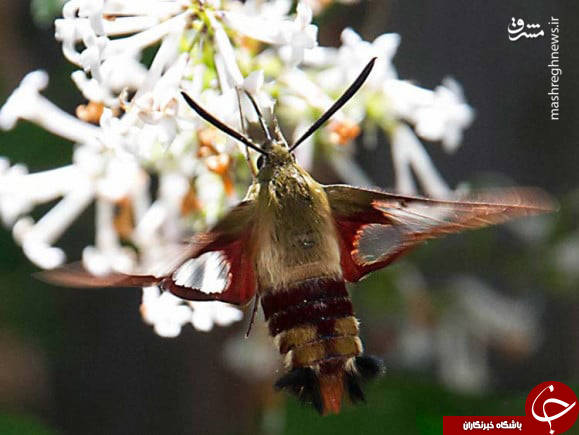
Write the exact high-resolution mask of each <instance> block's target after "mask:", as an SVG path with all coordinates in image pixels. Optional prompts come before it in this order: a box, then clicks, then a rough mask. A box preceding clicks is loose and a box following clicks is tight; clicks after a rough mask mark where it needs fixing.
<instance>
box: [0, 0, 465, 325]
mask: <svg viewBox="0 0 579 435" xmlns="http://www.w3.org/2000/svg"><path fill="white" fill-rule="evenodd" d="M291 5H292V2H291V1H289V0H275V1H272V2H262V1H260V0H248V1H246V2H245V3H244V4H243V5H242V4H241V3H240V2H237V1H225V0H224V1H223V2H217V1H202V2H191V1H188V0H140V1H134V0H70V1H68V2H67V3H66V4H65V5H64V7H63V17H62V18H61V19H58V20H56V22H55V28H56V35H55V36H56V38H57V39H58V40H59V41H61V42H62V50H63V53H64V55H65V57H66V58H67V59H69V60H70V61H71V62H72V63H73V64H75V65H77V66H78V67H79V69H78V70H77V71H75V72H73V74H72V80H73V82H74V84H75V85H76V86H77V87H78V89H79V90H80V92H81V93H82V95H83V96H84V98H86V99H87V100H89V103H88V104H87V106H86V107H92V109H94V110H93V111H92V112H90V111H88V110H86V109H84V110H85V111H84V112H83V111H80V112H78V113H79V116H81V117H82V119H83V120H81V119H79V118H77V117H74V116H71V115H69V114H67V113H65V112H64V111H62V110H60V109H59V108H57V107H56V106H55V105H53V104H52V103H51V102H49V101H48V100H47V99H46V98H44V97H43V96H42V95H41V94H40V92H41V91H42V90H43V89H44V88H45V87H46V86H47V84H48V76H47V75H46V73H44V72H41V71H36V72H32V73H30V74H28V75H27V76H26V77H25V78H24V79H23V80H22V83H21V84H20V86H19V87H18V88H17V89H16V90H15V91H14V92H13V93H12V95H11V96H10V97H9V99H8V100H7V101H6V103H5V104H4V105H3V106H2V108H1V109H0V128H2V129H11V128H13V127H14V125H15V124H16V122H17V121H18V120H27V121H30V122H34V123H36V124H39V125H40V126H42V127H43V128H45V129H46V130H47V131H49V132H51V133H53V134H55V135H58V136H60V137H63V138H66V139H68V140H70V141H72V142H74V144H75V145H74V146H75V151H74V155H73V161H72V162H71V164H70V165H68V166H65V167H62V168H58V169H53V170H49V171H43V172H38V173H33V174H29V173H28V171H27V169H26V167H25V166H23V165H21V164H16V165H12V166H11V165H10V164H9V162H8V161H7V160H6V159H0V217H1V218H2V220H3V222H4V223H5V224H7V225H11V226H12V231H13V234H14V237H15V239H16V240H17V242H18V243H20V244H21V245H22V249H23V251H24V252H25V254H26V255H27V256H28V258H29V259H30V260H31V261H32V262H34V263H35V264H37V265H38V266H39V267H41V268H53V267H56V266H59V265H61V264H62V263H63V262H64V261H65V258H66V255H65V253H64V251H63V250H62V249H61V248H59V247H58V246H57V245H58V239H59V238H60V236H61V235H62V234H63V233H64V232H65V231H66V230H67V229H68V228H69V226H71V225H72V224H73V222H74V221H75V220H76V218H77V217H78V216H79V215H80V214H81V213H82V212H83V211H84V210H86V209H87V207H89V205H91V204H93V203H94V205H95V211H96V216H95V240H94V244H93V245H91V246H87V247H85V248H84V250H83V254H82V260H83V263H84V266H85V267H86V268H87V269H88V270H89V271H90V272H92V273H94V274H97V275H103V274H107V273H109V272H110V271H113V270H117V271H122V272H131V271H146V270H147V268H148V269H156V270H165V271H167V270H171V269H170V268H169V269H167V265H164V264H162V263H164V261H163V260H165V261H166V259H167V258H174V257H173V256H167V254H166V252H165V251H166V250H169V249H170V248H171V247H173V246H174V245H176V244H179V243H180V242H181V241H182V240H183V238H184V236H185V235H188V234H190V233H191V232H193V231H200V230H205V229H207V228H208V227H209V226H210V225H212V224H214V223H215V222H216V221H217V220H218V219H219V217H220V216H222V215H223V213H224V212H225V211H226V208H227V207H228V205H229V204H233V203H234V202H235V201H237V200H238V192H241V191H242V190H243V188H244V187H245V188H246V187H247V177H248V176H249V175H247V172H246V171H243V170H240V164H239V163H240V162H242V161H243V160H242V159H241V158H240V155H241V153H242V152H243V153H244V152H245V151H246V150H245V149H244V147H243V146H242V145H241V144H239V143H237V142H236V141H234V140H232V139H231V138H229V137H225V135H223V134H222V133H220V132H216V131H215V129H214V128H213V127H210V126H208V124H207V123H206V122H205V121H203V120H201V119H200V117H199V116H198V115H197V114H196V113H195V112H194V111H193V110H192V109H191V108H189V107H188V106H187V105H186V104H185V101H184V100H183V99H182V98H181V95H180V93H181V91H185V92H187V93H188V94H189V95H190V96H191V97H192V98H194V99H195V100H196V101H198V102H199V103H200V104H201V105H202V106H203V107H204V108H205V109H206V110H207V111H209V112H210V113H212V114H213V115H214V116H215V117H216V118H218V119H220V120H221V121H223V122H225V123H226V124H228V125H231V126H232V127H233V128H235V129H238V130H239V131H241V130H242V128H243V127H244V126H245V125H247V123H246V122H243V123H242V122H241V116H243V118H244V120H245V121H247V122H255V121H257V114H256V111H255V109H254V107H253V105H252V104H251V103H250V101H249V99H248V97H247V96H246V92H247V93H249V94H250V95H251V96H252V97H253V98H254V99H255V100H256V102H257V104H258V106H259V107H260V110H261V111H262V112H264V113H269V112H270V111H272V110H273V100H272V98H271V95H270V93H274V92H275V94H276V95H278V96H279V97H278V99H277V101H276V109H277V113H278V116H280V117H281V118H283V121H284V123H285V124H286V125H288V126H293V127H295V131H294V134H293V137H294V139H295V138H297V137H298V136H299V134H301V133H302V132H303V131H305V129H307V128H308V126H309V125H311V124H312V123H313V122H314V121H315V119H314V118H315V116H317V115H318V114H319V112H322V111H325V110H327V108H328V107H330V105H331V104H333V102H334V101H335V98H336V97H337V96H338V95H339V94H340V93H341V92H343V90H344V89H345V88H346V87H347V86H348V85H349V84H350V83H351V82H352V81H353V80H354V78H355V77H356V76H357V75H358V74H359V72H360V71H361V69H362V67H363V65H365V64H366V62H367V61H368V60H369V59H370V58H372V57H375V56H376V57H378V60H377V62H376V65H375V67H374V70H373V72H372V74H371V75H370V77H369V79H368V81H367V83H366V84H365V85H364V87H363V88H362V89H361V90H360V93H359V94H358V95H357V96H356V98H355V99H353V100H352V101H351V102H349V103H348V105H347V106H345V108H344V109H343V110H341V111H340V112H339V113H337V114H336V115H335V116H334V118H333V119H332V121H333V122H337V123H342V125H347V126H350V127H352V128H350V129H349V132H346V133H339V134H341V135H342V136H340V137H338V140H337V141H336V140H334V139H332V137H335V136H336V135H338V133H336V132H335V131H334V130H331V126H330V124H329V125H328V126H325V127H323V128H322V129H321V130H320V132H319V133H317V134H316V135H314V136H312V137H310V138H309V139H308V140H306V141H305V143H303V144H302V145H301V147H300V148H298V150H297V158H298V159H299V161H300V162H302V163H303V164H304V165H305V166H306V167H311V165H312V162H313V156H314V153H315V152H316V147H318V146H320V144H321V145H323V146H324V153H323V155H325V156H327V158H328V162H329V164H330V165H331V166H332V167H333V168H334V171H335V172H336V174H338V175H339V176H340V177H341V178H342V179H343V180H344V181H347V182H349V183H352V184H356V185H370V184H372V183H371V180H370V179H369V178H368V177H367V175H366V174H365V173H364V171H363V170H362V169H361V168H360V167H358V166H357V165H356V163H355V161H354V159H353V151H354V149H353V140H352V139H353V138H354V137H356V135H357V134H358V133H359V131H360V128H359V125H362V123H365V125H366V126H367V127H368V128H366V131H365V135H364V138H365V140H366V141H367V142H369V141H370V140H369V139H368V138H369V137H371V136H376V135H371V134H368V131H370V130H371V129H372V128H373V129H374V130H377V129H378V128H381V129H382V130H383V131H384V132H385V133H386V134H388V135H389V136H390V139H391V142H392V155H393V161H394V170H395V175H396V187H397V189H398V190H400V191H405V192H413V191H415V190H416V186H415V185H414V181H413V176H412V171H413V172H414V175H416V178H417V180H418V181H419V183H420V185H421V187H422V188H423V189H424V190H425V191H427V192H429V193H432V194H439V193H442V192H446V191H447V190H448V187H447V186H446V184H445V182H444V180H443V179H442V177H441V176H440V175H439V174H438V172H437V171H436V168H435V167H434V165H433V164H432V162H431V161H430V158H429V156H428V154H427V152H426V150H425V149H424V147H423V146H422V144H421V143H420V142H419V140H418V138H417V137H416V135H415V132H416V134H418V135H419V136H421V137H424V138H426V139H428V140H440V141H442V143H443V146H445V147H446V149H447V150H450V149H454V148H455V147H456V146H457V145H458V142H459V140H460V137H461V134H462V131H463V129H464V128H466V127H467V126H468V124H469V123H470V121H471V118H472V111H471V109H470V108H469V107H468V106H467V105H466V103H465V102H464V98H463V96H462V92H461V91H460V87H459V86H458V85H457V84H455V83H454V82H451V81H445V82H443V84H442V85H441V86H440V87H438V88H437V89H435V90H434V91H430V90H426V89H422V88H419V87H417V86H414V85H411V84H409V83H407V82H403V81H401V80H398V78H397V73H396V70H395V68H394V66H393V64H392V59H393V57H394V55H395V53H396V50H397V48H398V45H399V41H400V38H399V36H398V35H396V34H384V35H381V36H379V37H378V38H376V39H375V40H374V41H373V42H366V41H364V40H362V38H360V36H359V35H357V34H356V33H355V32H354V31H352V30H350V29H346V30H345V31H344V32H343V34H342V42H343V44H342V46H341V47H339V48H328V47H319V46H318V45H317V27H316V26H315V25H313V24H311V23H312V11H311V9H310V8H309V7H308V6H307V4H306V3H299V4H298V5H297V11H296V14H295V16H293V17H291V16H289V15H288V14H289V11H290V8H291ZM243 36H247V37H250V38H254V39H257V40H259V41H261V42H262V43H264V44H265V45H266V47H264V50H262V51H261V52H260V53H259V54H257V55H256V54H255V53H254V52H252V50H251V49H250V48H247V47H245V46H244V45H243V43H240V41H242V40H243V38H240V37H243ZM145 49H148V52H147V54H152V60H151V62H150V63H147V64H145V63H143V61H142V58H143V51H144V50H145ZM302 61H303V63H304V64H305V65H306V66H305V67H304V66H302V67H301V68H297V66H298V65H299V64H300V63H302ZM240 108H241V114H240ZM88 112H90V113H88ZM82 113H85V115H86V116H84V115H82ZM403 122H407V123H409V124H410V125H411V126H413V127H414V131H413V130H412V128H410V127H408V126H407V125H405V124H404V123H403ZM207 132H209V134H207ZM332 135H333V136H332ZM202 136H203V137H202ZM335 143H341V144H342V145H343V147H338V146H337V145H336V144H335ZM211 158H213V159H215V158H220V160H219V161H222V162H225V163H223V165H222V166H221V167H220V168H219V170H217V169H216V168H215V166H213V167H211V165H210V164H209V161H210V159H211ZM250 158H253V157H252V156H250ZM152 181H155V183H154V184H153V183H152ZM152 184H153V185H154V186H158V188H156V189H153V188H151V185H152ZM54 200H58V202H57V203H56V205H54V206H53V207H52V208H51V209H50V210H49V211H48V212H46V213H45V214H44V215H43V216H42V217H40V218H39V219H37V220H36V221H35V220H33V219H32V218H31V217H30V216H28V214H29V213H31V212H32V211H33V210H34V208H35V207H36V206H38V205H40V204H44V203H46V202H49V201H54ZM124 242H130V243H129V244H130V245H132V246H134V247H135V249H133V248H128V247H127V246H126V244H125V243H124ZM137 252H138V253H139V255H137ZM173 266H176V265H174V264H173ZM143 316H144V318H145V320H146V321H147V322H148V323H151V324H153V325H154V327H155V330H156V331H157V333H159V334H160V335H164V336H175V335H178V334H179V332H180V331H181V328H182V327H183V326H184V325H186V324H188V323H190V324H191V325H193V327H195V328H197V329H201V330H208V329H210V328H211V327H212V326H213V325H214V324H218V325H226V324H229V323H231V322H233V321H237V320H239V318H240V317H241V313H240V311H239V310H237V309H236V308H233V307H231V306H228V305H225V304H220V303H207V302H199V303H197V302H191V303H189V302H185V301H181V300H180V299H178V298H175V297H174V296H172V295H170V294H168V293H167V294H165V293H163V294H161V293H160V291H159V289H157V288H156V287H151V288H147V289H144V292H143Z"/></svg>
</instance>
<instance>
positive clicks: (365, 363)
mask: <svg viewBox="0 0 579 435" xmlns="http://www.w3.org/2000/svg"><path fill="white" fill-rule="evenodd" d="M355 361H356V364H355V365H356V370H357V371H358V374H359V375H360V377H361V378H362V379H363V380H365V381H369V380H370V379H374V378H375V377H377V376H380V375H381V374H383V373H384V371H385V369H384V362H383V361H382V360H381V359H379V358H376V357H375V356H367V355H364V356H358V357H356V359H355Z"/></svg>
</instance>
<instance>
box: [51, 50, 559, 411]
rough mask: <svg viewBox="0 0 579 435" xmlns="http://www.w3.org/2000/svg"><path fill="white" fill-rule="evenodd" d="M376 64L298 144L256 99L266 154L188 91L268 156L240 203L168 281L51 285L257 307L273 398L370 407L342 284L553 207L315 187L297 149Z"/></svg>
mask: <svg viewBox="0 0 579 435" xmlns="http://www.w3.org/2000/svg"><path fill="white" fill-rule="evenodd" d="M375 60H376V59H375V58H374V59H372V60H371V61H370V62H369V63H368V64H367V65H366V67H365V68H364V69H363V71H362V72H361V74H360V75H359V76H358V78H357V79H356V80H355V81H354V83H352V85H350V87H349V88H348V89H347V90H346V92H345V93H344V94H343V95H342V96H341V97H340V98H339V99H338V100H337V101H336V102H335V103H334V104H333V105H332V106H331V107H330V108H329V109H328V110H327V111H326V112H325V113H324V114H323V115H322V116H321V117H320V119H318V120H317V121H316V122H315V123H314V124H313V125H312V126H311V127H310V128H309V129H308V130H307V131H306V132H305V133H304V134H303V135H302V136H301V137H300V138H299V139H298V140H297V141H296V142H295V143H294V144H293V145H291V146H290V145H288V143H287V141H286V139H285V138H284V137H283V135H282V133H281V131H280V129H279V127H278V126H277V122H276V121H275V118H273V120H272V124H273V128H271V131H270V128H268V126H267V125H266V122H264V118H263V116H262V114H261V113H260V111H259V108H258V106H257V104H256V103H255V101H254V100H253V99H252V98H251V96H250V95H249V94H248V95H247V96H248V97H249V98H250V100H251V102H252V104H253V107H254V109H255V110H256V112H257V113H258V115H259V116H258V118H259V121H260V123H261V128H262V129H263V132H264V136H265V138H264V140H263V141H262V142H261V143H259V144H258V143H256V142H254V141H252V140H251V139H249V138H248V137H247V136H246V135H245V134H242V133H240V132H238V131H236V130H234V129H233V128H231V127H229V126H227V125H226V124H224V123H223V122H221V121H219V120H218V119H216V118H215V117H213V116H212V115H211V114H209V113H208V112H206V111H205V110H204V109H203V108H202V107H200V106H199V105H198V104H197V103H196V102H195V101H193V100H192V99H191V98H190V97H189V96H188V95H186V94H184V93H183V94H182V95H183V97H184V99H185V101H186V102H187V103H188V104H189V106H190V107H191V108H192V109H193V110H195V112H197V114H198V115H199V116H201V117H202V118H203V119H205V120H206V121H208V122H209V123H211V124H212V125H214V126H215V127H217V128H218V129H220V130H221V131H223V132H224V133H226V134H228V135H229V136H231V137H233V138H235V139H236V140H238V141H240V142H242V143H243V144H244V145H246V146H247V147H248V148H251V149H253V150H254V151H256V152H258V153H260V154H261V155H260V157H259V159H258V171H257V173H256V174H255V176H254V180H253V184H252V185H251V187H250V188H249V190H248V192H247V195H246V197H245V199H244V200H243V201H242V202H241V203H239V204H238V205H237V206H235V207H233V208H232V209H231V210H230V211H229V212H228V213H227V214H226V215H225V216H224V217H223V218H222V219H221V220H220V221H219V222H218V223H217V224H216V225H215V226H214V227H213V228H212V229H211V230H209V231H207V232H204V233H200V234H197V235H195V236H194V237H193V239H192V240H191V242H190V243H188V244H187V245H186V246H185V247H184V248H183V249H182V252H180V255H179V256H178V258H176V259H175V261H174V262H173V266H172V267H170V268H169V269H168V270H165V271H163V272H161V273H154V274H153V273H150V274H143V275H126V274H120V273H115V274H112V275H108V276H104V277H93V276H91V275H90V274H88V273H87V272H86V271H84V270H81V269H77V270H74V269H71V268H61V269H57V270H53V271H49V272H47V273H45V275H44V277H45V278H47V279H48V280H49V281H52V282H57V283H60V284H64V285H68V286H77V287H86V286H91V287H100V286H118V287H125V286H139V287H140V286H149V285H158V286H159V287H160V288H161V289H163V290H165V291H169V292H171V293H173V294H174V295H176V296H178V297H180V298H183V299H186V300H193V301H222V302H227V303H230V304H235V305H246V304H248V303H249V302H250V301H252V300H254V302H255V305H254V313H255V309H256V308H255V307H257V304H258V303H261V307H262V309H263V313H264V315H265V319H266V321H267V325H268V328H269V331H270V334H271V336H272V337H273V339H274V343H275V345H276V346H277V348H278V350H279V352H280V354H282V355H283V356H284V360H285V365H286V367H287V369H288V373H286V374H285V375H284V376H283V377H282V378H281V379H279V380H278V381H277V383H276V387H277V388H278V389H285V390H288V391H290V392H293V393H295V394H296V395H297V396H298V397H299V398H301V399H302V400H305V401H308V402H311V403H312V404H313V405H314V407H315V408H316V409H317V410H318V411H319V412H320V413H322V414H327V413H338V412H339V410H340V407H341V403H342V399H343V396H344V394H345V393H347V394H348V396H349V397H350V400H351V401H352V402H358V401H363V400H364V395H363V392H362V389H361V387H360V381H362V380H366V379H369V378H372V377H374V376H376V375H377V374H379V373H380V372H381V370H382V368H381V367H382V366H381V363H380V361H379V360H377V359H375V358H372V357H367V356H364V355H363V348H362V342H361V341H360V338H359V336H358V331H359V329H358V320H357V319H356V318H355V317H354V310H353V307H352V302H351V300H350V296H349V294H348V291H347V289H346V283H347V282H357V281H359V280H360V279H362V278H363V277H364V276H365V275H367V274H368V273H370V272H372V271H374V270H377V269H380V268H383V267H385V266H387V265H388V264H390V263H392V262H393V261H394V260H396V259H397V258H399V257H401V256H402V255H404V254H406V253H407V252H408V251H410V250H411V249H413V248H414V247H415V246H417V245H419V244H420V243H422V242H424V241H426V240H428V239H433V238H437V237H442V236H444V235H446V234H450V233H457V232H460V231H464V230H467V229H473V228H480V227H484V226H487V225H492V224H498V223H501V222H504V221H506V220H508V219H511V218H515V217H519V216H526V215H532V214H538V213H544V212H549V211H552V210H553V208H554V207H553V204H552V202H551V200H550V199H549V197H548V196H547V195H546V194H544V193H542V192H541V191H539V190H537V189H512V190H499V191H495V192H487V193H480V194H478V195H470V196H469V197H466V198H462V199H461V200H436V199H429V198H420V197H413V196H404V195H398V194H390V193H385V192H381V191H378V190H369V189H360V188H356V187H352V186H347V185H322V184H319V183H318V182H316V181H315V180H314V179H313V178H312V177H311V176H310V174H309V173H308V172H307V171H305V170H304V169H303V168H302V167H300V165H299V164H298V163H297V162H296V159H295V157H294V155H293V151H294V150H295V149H296V147H298V146H299V145H300V144H301V143H302V142H303V141H304V140H305V139H306V138H307V137H309V136H310V135H311V134H312V133H313V132H314V131H315V130H316V129H318V128H319V127H320V126H321V125H322V124H323V123H325V122H326V121H327V120H328V119H329V118H330V117H331V116H332V115H333V114H334V113H335V112H336V111H338V110H339V109H340V108H341V107H342V106H343V105H344V104H345V103H346V102H347V101H348V100H349V99H350V98H351V97H352V96H353V95H354V94H355V93H356V92H357V90H358V89H359V88H360V87H361V86H362V84H363V83H364V81H365V80H366V78H367V77H368V75H369V74H370V72H371V70H372V67H373V65H374V62H375ZM270 127H271V125H270Z"/></svg>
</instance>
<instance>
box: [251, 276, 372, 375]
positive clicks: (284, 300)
mask: <svg viewBox="0 0 579 435" xmlns="http://www.w3.org/2000/svg"><path fill="white" fill-rule="evenodd" d="M261 304H262V306H263V312H264V314H265V319H266V320H267V322H268V327H269V331H270V334H271V335H272V337H274V340H275V343H276V344H277V346H278V348H279V351H280V353H281V354H282V355H285V361H286V365H287V366H288V368H289V369H294V368H298V367H313V366H316V365H320V364H324V363H326V362H330V361H331V360H335V359H342V360H347V359H348V358H351V357H355V356H358V355H360V354H361V353H362V343H361V342H360V339H359V338H358V321H357V320H356V318H355V317H354V311H353V307H352V301H351V300H350V296H349V295H348V292H347V290H346V286H345V284H344V281H343V280H336V279H328V278H313V279H307V280H304V281H301V282H299V283H295V284H294V285H292V286H291V287H289V288H286V289H278V290H276V291H274V292H265V294H264V295H263V296H262V299H261Z"/></svg>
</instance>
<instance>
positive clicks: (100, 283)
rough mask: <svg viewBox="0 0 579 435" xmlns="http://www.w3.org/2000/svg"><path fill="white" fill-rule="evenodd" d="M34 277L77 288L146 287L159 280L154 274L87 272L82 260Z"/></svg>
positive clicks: (37, 273) (38, 273) (39, 273)
mask: <svg viewBox="0 0 579 435" xmlns="http://www.w3.org/2000/svg"><path fill="white" fill-rule="evenodd" d="M34 277H36V278H38V279H40V280H41V281H45V282H47V283H49V284H55V285H59V286H62V287H77V288H102V287H145V286H149V285H154V284H156V283H157V282H159V278H158V277H155V276H153V275H127V274H124V273H110V274H107V275H102V276H100V275H92V274H91V273H89V272H87V270H86V269H85V268H84V267H83V266H82V263H81V262H77V263H71V264H65V265H64V266H61V267H58V268H56V269H51V270H44V271H42V272H36V273H35V274H34Z"/></svg>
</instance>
